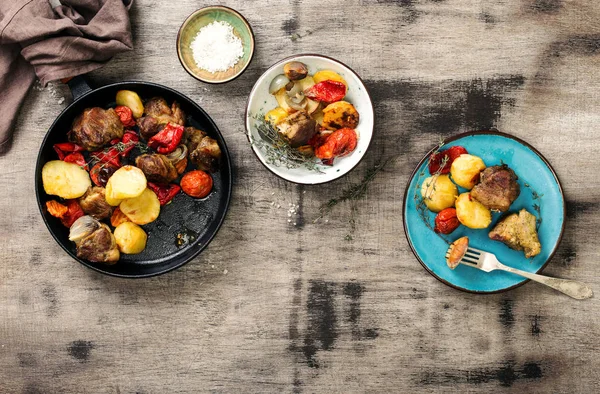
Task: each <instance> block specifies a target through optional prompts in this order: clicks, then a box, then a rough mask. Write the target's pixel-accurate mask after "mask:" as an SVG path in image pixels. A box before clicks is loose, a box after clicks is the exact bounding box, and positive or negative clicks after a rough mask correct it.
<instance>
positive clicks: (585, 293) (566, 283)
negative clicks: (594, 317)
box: [498, 263, 594, 300]
mask: <svg viewBox="0 0 600 394" xmlns="http://www.w3.org/2000/svg"><path fill="white" fill-rule="evenodd" d="M498 268H499V269H501V270H504V271H508V272H512V273H513V274H517V275H521V276H524V277H525V278H527V279H531V280H534V281H536V282H538V283H541V284H543V285H546V286H549V287H552V288H553V289H554V290H558V291H560V292H561V293H563V294H566V295H568V296H569V297H572V298H575V299H577V300H585V299H586V298H591V297H592V296H593V295H594V292H593V291H592V289H590V288H589V286H588V285H586V284H585V283H583V282H578V281H576V280H570V279H560V278H552V277H550V276H544V275H538V274H533V273H531V272H527V271H521V270H519V269H516V268H513V267H509V266H506V265H504V264H501V263H499V264H498Z"/></svg>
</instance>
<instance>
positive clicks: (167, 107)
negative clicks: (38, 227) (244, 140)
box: [36, 77, 232, 277]
mask: <svg viewBox="0 0 600 394" xmlns="http://www.w3.org/2000/svg"><path fill="white" fill-rule="evenodd" d="M70 84H71V85H72V86H74V88H72V90H73V92H74V96H76V95H77V94H81V93H82V92H85V93H83V94H82V95H81V96H80V97H76V100H75V102H74V103H73V104H71V105H70V106H69V107H68V108H66V109H65V110H64V111H63V113H62V114H61V115H60V116H59V117H58V119H57V120H56V121H55V123H54V124H53V125H52V126H51V128H50V130H49V132H48V134H47V135H46V138H45V139H44V141H43V143H42V147H41V148H40V153H39V156H38V163H37V169H36V191H37V195H38V202H39V206H40V210H41V213H42V216H43V218H44V221H45V223H46V225H47V226H48V229H49V230H50V232H51V234H52V235H53V236H54V238H55V239H56V240H57V242H58V243H59V244H60V245H61V246H62V247H63V248H64V249H65V250H66V251H67V253H69V254H70V255H71V256H72V257H73V258H75V259H76V260H78V261H79V262H81V263H82V264H84V265H86V266H88V267H90V268H93V269H95V270H97V271H100V272H103V273H107V274H110V275H115V276H123V277H146V276H153V275H157V274H161V273H164V272H167V271H170V270H172V269H175V268H177V267H180V266H181V265H183V264H185V263H186V262H188V261H189V260H191V259H192V258H193V257H194V256H196V255H197V254H198V253H200V251H202V249H203V248H204V247H206V245H207V244H208V243H209V242H210V241H211V239H212V238H213V237H214V235H215V234H216V232H217V231H218V229H219V227H220V225H221V223H222V221H223V219H224V217H225V214H226V211H227V208H228V205H229V200H230V197H231V184H232V182H231V163H230V160H229V155H228V152H227V148H226V146H225V141H224V140H223V137H222V136H221V134H220V133H219V130H218V129H217V127H216V125H215V124H214V122H213V121H212V120H211V119H210V117H209V116H208V115H207V114H206V113H205V112H204V111H203V110H202V108H200V107H199V106H198V105H197V104H195V103H194V102H193V101H192V100H190V99H188V98H187V97H185V96H183V95H182V94H180V93H178V92H176V91H174V90H172V89H169V88H167V87H164V86H161V85H156V84H152V83H146V82H123V83H116V84H112V85H108V86H104V87H101V88H99V89H96V90H91V89H90V88H89V87H87V85H86V83H85V81H84V80H83V79H81V77H80V78H79V79H78V80H77V79H76V80H75V81H74V82H71V83H70ZM86 87H87V89H86Z"/></svg>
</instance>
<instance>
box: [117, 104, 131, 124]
mask: <svg viewBox="0 0 600 394" xmlns="http://www.w3.org/2000/svg"><path fill="white" fill-rule="evenodd" d="M115 112H116V113H117V115H118V116H119V119H121V123H123V126H125V127H133V126H135V120H134V119H133V113H132V112H131V109H130V108H129V107H126V106H124V105H117V106H116V107H115Z"/></svg>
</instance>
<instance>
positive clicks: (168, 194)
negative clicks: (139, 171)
mask: <svg viewBox="0 0 600 394" xmlns="http://www.w3.org/2000/svg"><path fill="white" fill-rule="evenodd" d="M148 188H149V189H150V190H152V191H153V192H154V193H155V194H156V197H158V201H159V202H160V205H166V204H168V203H169V202H170V201H171V200H172V199H173V197H175V196H176V195H177V193H179V191H180V190H181V187H179V185H175V184H174V183H170V184H168V185H157V184H156V183H152V182H148Z"/></svg>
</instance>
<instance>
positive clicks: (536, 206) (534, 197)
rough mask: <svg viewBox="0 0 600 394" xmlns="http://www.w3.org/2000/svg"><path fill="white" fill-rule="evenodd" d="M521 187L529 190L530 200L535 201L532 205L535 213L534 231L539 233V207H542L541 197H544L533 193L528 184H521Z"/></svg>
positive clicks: (540, 223)
mask: <svg viewBox="0 0 600 394" xmlns="http://www.w3.org/2000/svg"><path fill="white" fill-rule="evenodd" d="M523 186H525V187H526V188H528V189H529V190H531V199H532V200H533V201H537V202H535V203H534V204H533V210H534V211H535V212H536V213H537V215H534V216H535V229H536V230H537V231H539V230H540V226H541V225H542V206H541V205H542V197H543V196H544V195H543V194H539V193H538V192H537V191H535V190H534V189H533V187H531V185H530V184H529V183H526V182H525V183H523Z"/></svg>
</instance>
